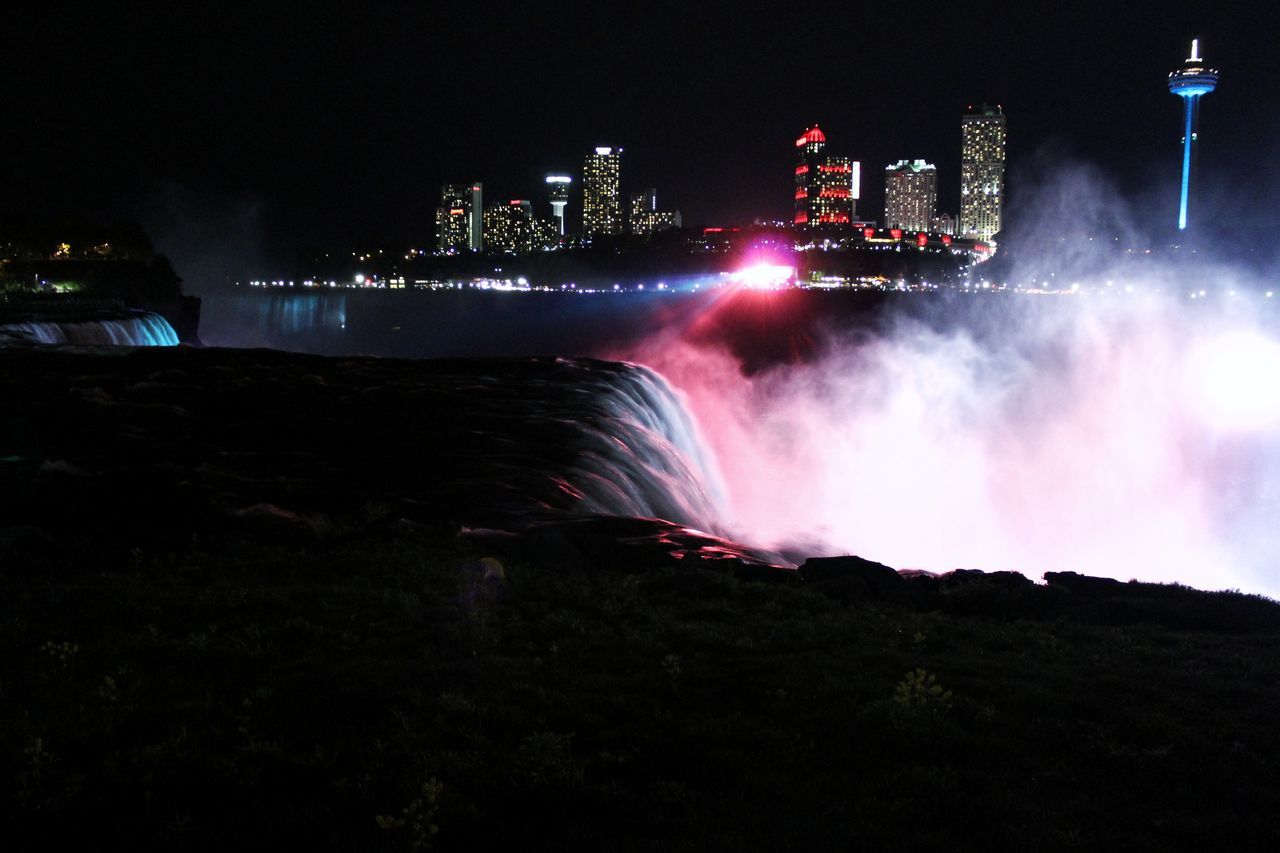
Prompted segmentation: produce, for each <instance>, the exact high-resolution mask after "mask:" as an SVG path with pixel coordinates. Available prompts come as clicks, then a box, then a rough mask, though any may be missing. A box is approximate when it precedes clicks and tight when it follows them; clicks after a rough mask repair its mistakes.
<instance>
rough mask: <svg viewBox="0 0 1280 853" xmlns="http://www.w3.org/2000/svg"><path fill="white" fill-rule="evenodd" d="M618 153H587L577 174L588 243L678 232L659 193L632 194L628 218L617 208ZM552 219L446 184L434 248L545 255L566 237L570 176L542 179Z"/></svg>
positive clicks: (675, 216)
mask: <svg viewBox="0 0 1280 853" xmlns="http://www.w3.org/2000/svg"><path fill="white" fill-rule="evenodd" d="M621 177H622V149H621V148H613V147H605V146H602V147H599V148H596V149H595V150H594V151H593V152H592V153H590V154H588V155H587V157H586V159H585V161H584V163H583V169H582V231H581V236H582V237H583V238H585V239H587V240H590V239H592V238H595V237H605V236H615V235H620V234H622V233H623V232H624V231H627V232H629V233H632V234H635V235H637V236H649V235H652V234H655V233H657V232H659V231H664V230H667V229H671V228H679V227H681V224H682V220H681V216H680V211H678V210H659V209H658V203H657V198H658V191H657V190H656V189H654V188H648V189H645V190H643V191H642V192H638V193H633V194H632V196H631V207H630V210H629V215H628V216H626V217H624V215H623V207H622V184H621ZM545 182H546V192H547V202H548V203H549V204H550V207H551V216H550V217H547V218H543V217H539V216H536V215H535V214H534V203H533V202H532V201H531V200H529V199H520V198H515V199H511V200H510V201H507V202H506V203H500V204H494V205H491V206H489V207H485V206H484V203H483V202H484V196H483V185H482V184H481V183H480V182H479V181H476V182H474V183H470V184H445V185H443V186H442V187H441V188H440V205H439V207H437V208H436V249H437V251H439V252H440V253H442V254H457V253H460V252H481V251H486V250H488V251H492V252H502V253H507V254H525V253H528V252H534V251H550V250H554V249H558V248H560V247H561V246H562V245H563V242H564V239H565V238H566V237H568V236H570V235H569V230H568V227H567V223H566V221H565V208H566V207H567V206H568V204H569V195H570V188H571V187H572V185H573V182H574V181H573V177H572V176H571V175H564V174H554V173H553V174H549V175H547V176H546V178H545Z"/></svg>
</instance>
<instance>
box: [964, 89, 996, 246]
mask: <svg viewBox="0 0 1280 853" xmlns="http://www.w3.org/2000/svg"><path fill="white" fill-rule="evenodd" d="M960 141H961V148H960V223H959V230H960V233H961V234H963V235H964V236H966V237H975V238H977V239H979V240H990V239H991V237H992V236H993V235H994V234H997V233H998V232H999V231H1000V228H1001V220H1002V218H1003V213H1004V144H1005V124H1004V110H1003V109H1001V108H1000V107H999V106H995V107H992V106H988V105H987V104H983V105H982V106H981V107H978V108H976V109H975V108H974V107H970V108H969V110H968V112H967V113H965V115H964V116H963V117H962V118H961V119H960Z"/></svg>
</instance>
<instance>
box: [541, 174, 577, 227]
mask: <svg viewBox="0 0 1280 853" xmlns="http://www.w3.org/2000/svg"><path fill="white" fill-rule="evenodd" d="M571 183H573V178H571V177H569V176H568V175H547V193H548V194H549V195H550V196H551V215H552V216H554V217H555V220H556V223H557V224H558V225H559V226H560V236H561V237H563V236H564V206H565V205H566V204H568V203H569V184H571Z"/></svg>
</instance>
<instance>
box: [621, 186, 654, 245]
mask: <svg viewBox="0 0 1280 853" xmlns="http://www.w3.org/2000/svg"><path fill="white" fill-rule="evenodd" d="M657 209H658V191H657V190H656V189H654V188H653V187H649V188H648V189H647V190H643V191H641V192H638V193H632V194H631V213H630V215H629V216H628V217H627V224H628V225H629V226H630V228H631V233H632V234H635V233H636V223H638V222H639V221H640V218H641V217H642V216H644V215H645V214H646V213H653V212H654V211H656V210H657Z"/></svg>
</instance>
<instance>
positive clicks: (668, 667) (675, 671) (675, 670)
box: [662, 655, 683, 681]
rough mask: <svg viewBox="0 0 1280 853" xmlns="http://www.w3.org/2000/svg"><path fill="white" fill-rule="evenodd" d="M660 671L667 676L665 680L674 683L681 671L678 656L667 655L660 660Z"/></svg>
mask: <svg viewBox="0 0 1280 853" xmlns="http://www.w3.org/2000/svg"><path fill="white" fill-rule="evenodd" d="M662 671H663V672H665V673H666V674H667V678H670V679H671V680H672V681H675V680H676V679H677V678H679V677H680V673H681V672H682V671H683V670H682V669H681V668H680V658H679V656H678V655H667V656H666V657H664V658H663V659H662Z"/></svg>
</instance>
